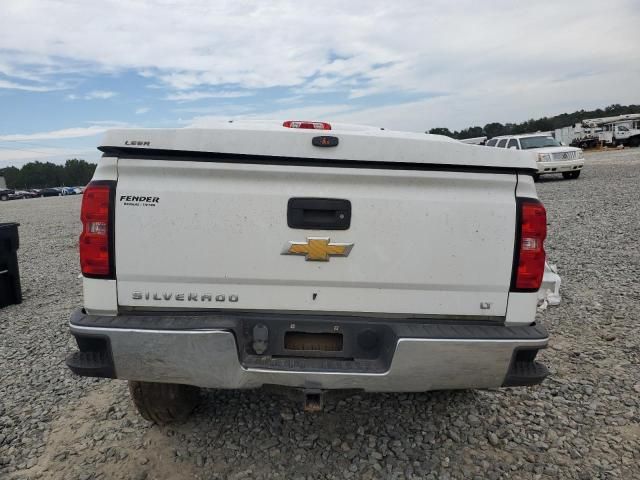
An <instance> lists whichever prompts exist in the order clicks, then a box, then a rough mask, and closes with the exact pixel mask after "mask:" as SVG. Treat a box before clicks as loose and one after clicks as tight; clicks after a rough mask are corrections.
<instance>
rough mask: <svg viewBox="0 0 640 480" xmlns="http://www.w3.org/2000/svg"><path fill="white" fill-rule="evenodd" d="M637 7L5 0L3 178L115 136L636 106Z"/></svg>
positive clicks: (416, 123) (92, 149)
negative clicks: (119, 130) (254, 124)
mask: <svg viewBox="0 0 640 480" xmlns="http://www.w3.org/2000/svg"><path fill="white" fill-rule="evenodd" d="M638 25H640V1H638V0H611V1H609V2H602V0H598V1H591V0H577V1H573V0H563V1H556V0H553V1H546V0H538V1H535V2H532V1H526V2H525V1H519V0H505V1H502V0H498V1H489V0H486V1H482V2H479V1H476V0H430V1H422V0H398V1H396V2H390V1H388V0H385V1H378V0H365V1H361V0H351V1H345V0H341V1H334V0H322V1H306V2H305V1H301V0H295V1H288V0H282V1H279V0H272V1H269V2H265V1H254V2H248V1H243V0H234V1H222V0H189V1H178V0H101V1H100V2H89V1H86V0H0V112H1V113H2V114H1V115H0V168H2V167H4V166H8V165H16V166H20V165H22V164H24V163H26V162H29V161H33V160H41V161H53V162H64V160H65V159H67V158H72V157H77V158H85V159H87V160H91V161H95V160H97V159H98V158H99V152H98V151H97V150H96V146H97V145H98V144H99V142H100V135H101V134H102V133H103V132H104V131H105V130H106V129H108V128H113V127H145V128H146V127H164V128H167V127H189V126H195V127H206V126H207V125H211V124H213V123H214V122H217V121H220V120H230V119H243V118H252V119H253V118H260V119H275V120H287V119H289V120H317V121H336V122H351V123H360V124H367V125H374V126H381V127H385V128H387V129H398V130H408V131H416V132H422V131H426V130H428V129H429V128H433V127H438V126H440V127H448V128H451V129H460V128H465V127H467V126H471V125H480V126H482V125H484V124H486V123H488V122H493V121H498V122H503V123H504V122H519V121H523V120H526V119H529V118H536V117H540V116H545V115H547V116H548V115H555V114H558V113H562V112H567V111H574V110H577V109H581V108H584V109H591V108H598V107H604V106H607V105H610V104H612V103H621V104H629V103H640V28H638Z"/></svg>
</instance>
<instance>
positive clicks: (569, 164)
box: [486, 133, 584, 180]
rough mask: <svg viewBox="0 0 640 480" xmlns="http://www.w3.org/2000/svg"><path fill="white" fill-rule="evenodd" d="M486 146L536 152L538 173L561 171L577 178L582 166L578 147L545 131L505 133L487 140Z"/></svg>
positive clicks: (580, 152)
mask: <svg viewBox="0 0 640 480" xmlns="http://www.w3.org/2000/svg"><path fill="white" fill-rule="evenodd" d="M486 145H487V146H488V147H498V148H512V149H515V150H527V151H531V152H534V153H536V154H537V156H536V161H537V166H538V173H537V174H536V175H535V177H534V178H535V179H536V180H537V179H538V178H539V177H540V175H547V174H552V173H561V174H562V176H563V177H564V178H566V179H569V178H578V177H579V176H580V172H581V171H582V167H583V166H584V153H583V151H582V150H581V149H580V148H576V147H567V146H565V145H562V144H561V143H560V142H558V141H557V140H556V139H555V138H553V137H552V136H551V135H549V134H546V133H540V134H528V135H506V136H501V137H495V138H492V139H491V140H489V141H488V142H487V143H486Z"/></svg>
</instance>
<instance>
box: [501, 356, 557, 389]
mask: <svg viewBox="0 0 640 480" xmlns="http://www.w3.org/2000/svg"><path fill="white" fill-rule="evenodd" d="M548 375H549V369H548V368H547V367H545V366H544V365H543V364H542V363H539V362H536V361H531V362H514V363H513V364H511V368H509V372H508V373H507V376H506V378H505V379H504V383H503V384H502V386H503V387H526V386H529V385H538V384H539V383H542V381H543V380H544V379H545V378H546V377H547V376H548Z"/></svg>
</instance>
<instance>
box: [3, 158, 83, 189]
mask: <svg viewBox="0 0 640 480" xmlns="http://www.w3.org/2000/svg"><path fill="white" fill-rule="evenodd" d="M95 169H96V164H95V163H88V162H86V161H85V160H82V159H77V158H72V159H69V160H67V161H66V162H65V164H64V165H58V164H55V163H51V162H46V163H43V162H30V163H26V164H24V165H23V166H22V168H17V167H5V168H3V169H0V176H1V177H4V178H5V180H6V182H7V188H12V189H29V188H46V187H77V186H84V185H86V184H87V183H89V181H90V180H91V177H93V172H94V170H95Z"/></svg>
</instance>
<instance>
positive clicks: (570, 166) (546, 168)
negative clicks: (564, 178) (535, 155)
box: [537, 158, 584, 174]
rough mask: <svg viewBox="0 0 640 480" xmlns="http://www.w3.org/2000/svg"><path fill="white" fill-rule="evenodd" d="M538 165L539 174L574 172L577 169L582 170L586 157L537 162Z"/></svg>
mask: <svg viewBox="0 0 640 480" xmlns="http://www.w3.org/2000/svg"><path fill="white" fill-rule="evenodd" d="M537 167H538V174H546V173H563V172H573V171H576V170H582V167H584V159H582V158H581V159H579V160H565V161H559V160H555V161H551V162H537Z"/></svg>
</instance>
